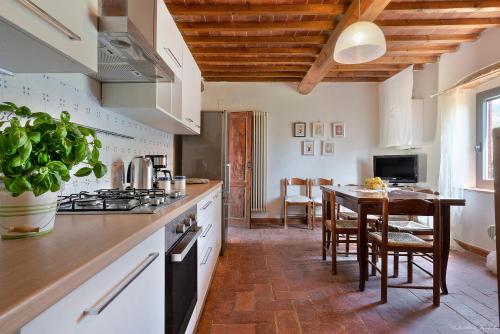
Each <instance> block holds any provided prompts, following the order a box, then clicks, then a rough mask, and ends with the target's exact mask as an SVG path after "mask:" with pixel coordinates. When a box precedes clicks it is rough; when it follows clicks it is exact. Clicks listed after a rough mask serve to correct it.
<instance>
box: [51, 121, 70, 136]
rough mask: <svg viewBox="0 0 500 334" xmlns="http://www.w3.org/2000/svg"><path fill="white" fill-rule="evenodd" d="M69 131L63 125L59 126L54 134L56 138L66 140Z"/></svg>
mask: <svg viewBox="0 0 500 334" xmlns="http://www.w3.org/2000/svg"><path fill="white" fill-rule="evenodd" d="M67 134H68V131H66V127H65V126H64V125H63V124H57V127H56V131H55V132H54V137H56V138H59V139H61V138H66V135H67Z"/></svg>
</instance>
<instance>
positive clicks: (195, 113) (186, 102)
mask: <svg viewBox="0 0 500 334" xmlns="http://www.w3.org/2000/svg"><path fill="white" fill-rule="evenodd" d="M182 119H183V121H184V122H185V123H186V124H187V125H188V126H189V127H190V128H192V129H193V130H194V131H196V133H200V130H201V124H200V123H201V122H200V120H201V71H200V69H199V68H198V65H197V64H196V61H195V60H194V57H193V55H192V54H191V51H190V50H189V48H188V47H187V45H184V68H183V73H182Z"/></svg>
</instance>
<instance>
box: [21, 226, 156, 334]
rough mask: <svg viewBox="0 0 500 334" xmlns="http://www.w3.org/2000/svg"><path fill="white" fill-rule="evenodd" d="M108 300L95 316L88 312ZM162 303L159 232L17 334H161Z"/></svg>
mask: <svg viewBox="0 0 500 334" xmlns="http://www.w3.org/2000/svg"><path fill="white" fill-rule="evenodd" d="M127 283H129V284H128V285H127ZM120 287H123V289H119V288H120ZM113 297H115V298H113ZM108 301H109V304H107V306H106V307H104V309H102V312H100V314H95V315H91V314H88V313H87V311H88V310H89V308H96V309H97V308H99V307H100V306H102V305H105V304H106V302H108ZM164 303H165V232H164V230H163V229H161V230H160V231H158V232H156V233H155V234H153V235H152V236H151V237H149V238H148V239H146V240H145V241H143V242H142V243H140V244H139V245H137V246H136V247H135V248H133V249H132V250H130V251H129V252H127V253H126V254H125V255H123V256H122V257H120V258H119V259H117V260H116V261H115V262H113V263H112V264H111V265H109V266H108V267H107V268H105V269H104V270H102V271H100V272H99V273H98V274H96V275H95V276H94V277H92V278H91V279H89V280H88V281H87V282H85V283H84V284H82V285H81V286H80V287H78V288H77V289H75V290H74V291H72V292H71V293H70V294H68V295H67V296H66V297H64V298H63V299H61V300H60V301H59V302H57V303H56V304H54V305H53V306H51V307H50V308H49V309H47V310H46V311H44V312H43V313H41V314H40V315H39V316H38V317H37V318H35V319H34V320H32V321H31V322H30V323H28V324H27V325H26V326H24V327H23V328H22V329H21V331H20V334H40V333H50V334H68V333H72V334H109V333H120V334H137V333H148V334H163V333H164V332H165V330H164V328H165V324H164V321H165V320H164V319H165V306H164ZM86 310H87V311H86Z"/></svg>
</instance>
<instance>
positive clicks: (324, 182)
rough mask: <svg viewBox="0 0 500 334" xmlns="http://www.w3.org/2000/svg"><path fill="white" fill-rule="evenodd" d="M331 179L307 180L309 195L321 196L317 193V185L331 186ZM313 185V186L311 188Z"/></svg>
mask: <svg viewBox="0 0 500 334" xmlns="http://www.w3.org/2000/svg"><path fill="white" fill-rule="evenodd" d="M333 182H334V181H333V179H324V178H321V177H319V178H317V179H310V180H309V196H311V197H313V196H316V195H317V196H321V193H319V187H321V186H333ZM313 187H315V188H314V189H313ZM314 190H316V191H314Z"/></svg>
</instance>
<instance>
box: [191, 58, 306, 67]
mask: <svg viewBox="0 0 500 334" xmlns="http://www.w3.org/2000/svg"><path fill="white" fill-rule="evenodd" d="M313 61H314V58H311V57H253V58H249V57H220V56H213V57H196V62H197V63H198V64H200V65H203V64H205V65H254V64H267V65H285V64H289V65H311V64H312V63H313Z"/></svg>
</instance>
